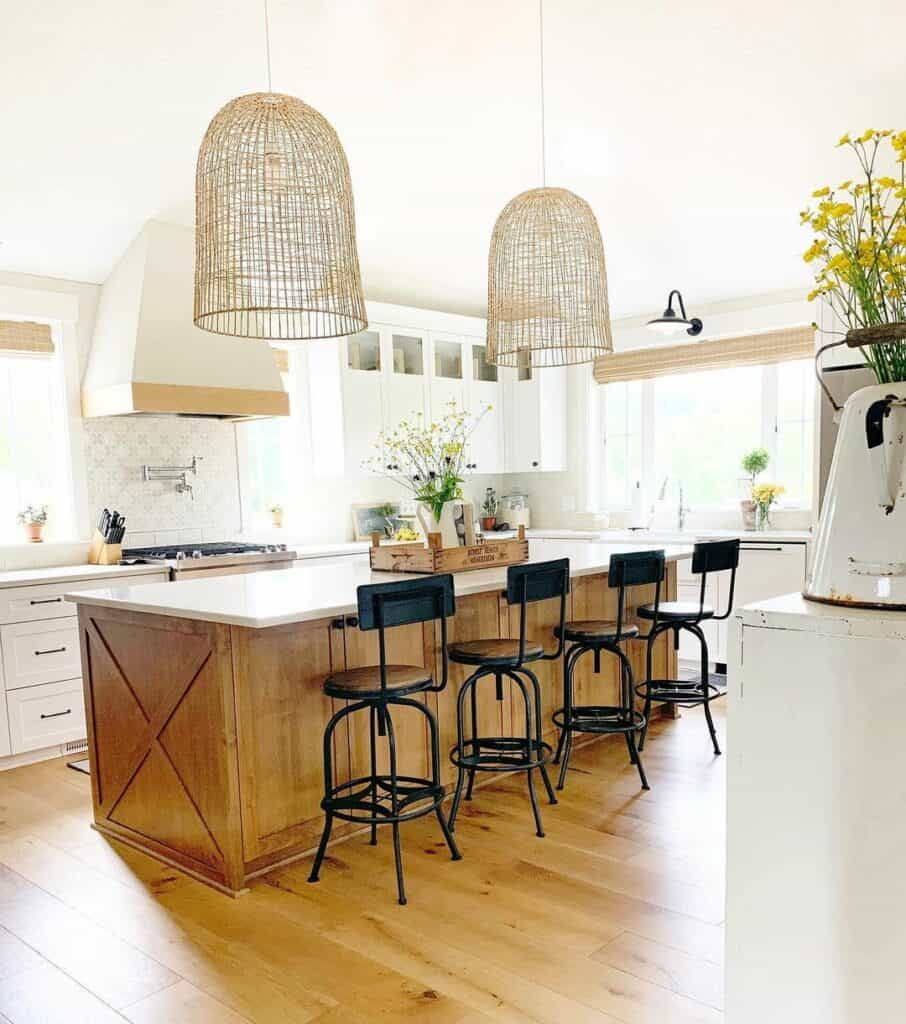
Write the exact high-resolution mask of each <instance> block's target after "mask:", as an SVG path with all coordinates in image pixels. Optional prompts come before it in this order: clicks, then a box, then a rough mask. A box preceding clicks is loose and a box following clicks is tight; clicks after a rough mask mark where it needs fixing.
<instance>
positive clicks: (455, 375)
mask: <svg viewBox="0 0 906 1024" xmlns="http://www.w3.org/2000/svg"><path fill="white" fill-rule="evenodd" d="M434 376H435V377H441V378H443V379H444V380H462V344H461V343H460V342H458V341H444V340H442V339H440V338H437V339H436V340H435V342H434Z"/></svg>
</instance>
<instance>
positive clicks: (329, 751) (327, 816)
mask: <svg viewBox="0 0 906 1024" xmlns="http://www.w3.org/2000/svg"><path fill="white" fill-rule="evenodd" d="M348 713H349V709H348V708H341V709H340V710H339V711H338V712H337V713H336V714H335V715H334V716H333V718H331V720H330V721H329V722H328V723H327V728H326V729H325V730H324V802H325V803H326V802H327V801H328V800H329V799H330V791H331V789H332V788H333V734H334V731H335V730H336V727H337V725H338V724H339V722H340V721H341V720H342V719H343V718H345V717H346V715H347V714H348ZM332 828H333V812H332V811H330V810H328V809H325V811H324V831H323V832H322V833H321V842H320V843H318V852H317V853H316V854H315V859H314V861H313V863H312V866H311V874H309V876H308V880H309V882H317V880H318V875H319V874H320V871H321V864H322V863H323V861H324V854H325V853H326V852H327V844H328V843H329V842H330V833H331V830H332Z"/></svg>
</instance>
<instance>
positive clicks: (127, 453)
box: [84, 416, 241, 547]
mask: <svg viewBox="0 0 906 1024" xmlns="http://www.w3.org/2000/svg"><path fill="white" fill-rule="evenodd" d="M84 430H85V457H86V462H87V473H88V500H89V510H90V512H91V515H92V517H93V519H96V518H97V514H98V512H99V511H100V509H102V508H104V506H107V507H108V508H111V509H113V508H114V507H115V508H117V509H119V511H120V512H122V513H123V515H125V516H126V517H127V522H126V527H127V535H126V540H125V544H126V546H132V547H135V546H142V545H146V544H167V543H183V544H189V543H192V542H193V541H217V540H224V539H226V538H229V537H231V536H233V535H234V534H235V533H237V532H238V530H239V528H240V525H241V521H240V508H239V474H238V467H237V463H236V432H235V428H234V426H233V424H232V423H225V422H221V421H218V420H206V419H187V418H182V417H178V416H111V417H104V418H101V419H93V420H85V421H84ZM193 455H197V456H198V458H199V459H200V460H201V461H200V462H199V464H198V474H197V476H192V474H191V473H189V474H188V476H187V480H188V482H189V483H190V484H191V485H192V488H193V490H194V494H193V495H189V494H177V493H176V483H175V481H172V480H159V481H152V482H148V483H146V482H145V481H143V480H142V466H143V465H145V464H148V465H151V466H186V465H188V464H189V463H190V462H191V461H192V456H193Z"/></svg>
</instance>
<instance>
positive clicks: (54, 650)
mask: <svg viewBox="0 0 906 1024" xmlns="http://www.w3.org/2000/svg"><path fill="white" fill-rule="evenodd" d="M65 650H66V648H65V647H51V648H50V649H49V650H46V651H35V654H62V653H63V651H65Z"/></svg>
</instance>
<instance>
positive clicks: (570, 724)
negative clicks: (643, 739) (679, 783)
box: [552, 551, 664, 789]
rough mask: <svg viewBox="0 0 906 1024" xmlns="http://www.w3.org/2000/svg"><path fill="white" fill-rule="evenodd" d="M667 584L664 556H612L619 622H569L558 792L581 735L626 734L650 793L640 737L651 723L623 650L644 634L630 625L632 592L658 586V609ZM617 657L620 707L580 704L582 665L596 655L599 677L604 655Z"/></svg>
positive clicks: (557, 718)
mask: <svg viewBox="0 0 906 1024" xmlns="http://www.w3.org/2000/svg"><path fill="white" fill-rule="evenodd" d="M663 578H664V552H663V551H634V552H630V553H628V554H616V555H611V558H610V567H609V569H608V573H607V585H608V587H612V588H614V589H616V590H617V592H618V593H617V616H616V621H608V620H591V621H587V620H584V621H577V622H568V623H566V625H565V626H564V628H563V639H564V640H566V642H567V643H568V644H569V647H568V648H567V650H566V656H565V658H564V659H563V707H562V708H558V709H557V710H556V711H555V712H554V713H553V716H552V717H553V720H554V723H555V724H556V726H557V727H558V728H559V729H560V742H559V744H558V746H557V756H556V757H555V758H554V763H555V764H556V763H557V762H560V778H559V779H558V781H557V789H563V787H564V785H565V783H566V773H567V770H568V768H569V757H570V754H571V753H572V749H573V735H574V734H575V733H595V734H598V735H611V734H614V733H621V734H622V735H623V736H624V737H625V739H626V746H627V748H628V750H629V759H630V761H631V762H632V764H634V765H635V766H636V768H637V769H638V773H639V780H640V781H641V783H642V789H649V788H650V787H649V785H648V779H647V777H646V775H645V769H644V767H643V765H642V759H641V757H639V752H638V748H637V745H636V739H635V737H636V734H637V733H641V731H642V729H643V728H644V726H645V723H646V718H645V717H644V716H643V715H642V714H641V713H640V712H638V711H636V710H635V707H634V704H635V700H634V692H635V684H634V681H633V675H632V664H631V663H630V661H629V658H628V657H627V656H626V653H625V651H624V650H623V648H622V646H621V645H622V644H623V642H624V641H626V640H635V639H637V638H638V637H639V628H638V626H635V625H633V624H631V623H627V622H626V588H627V587H632V586H646V585H648V584H652V583H653V584H654V585H655V592H654V593H655V596H654V607H657V606H658V605H659V604H660V599H661V581H662V580H663ZM605 652H606V653H608V654H613V655H615V656H616V658H617V659H618V661H619V664H620V702H619V704H615V705H613V704H585V705H576V704H575V703H574V699H575V697H574V677H575V671H576V665H577V664H578V663H579V659H580V658H582V657H583V655H585V654H593V655H594V668H595V673H596V674H597V673H599V672H600V671H601V655H602V653H605Z"/></svg>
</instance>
